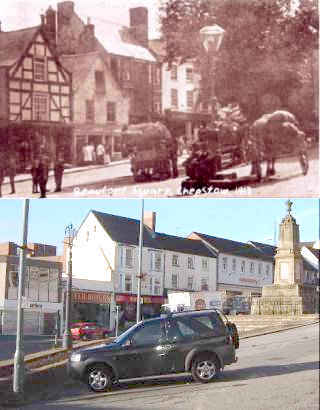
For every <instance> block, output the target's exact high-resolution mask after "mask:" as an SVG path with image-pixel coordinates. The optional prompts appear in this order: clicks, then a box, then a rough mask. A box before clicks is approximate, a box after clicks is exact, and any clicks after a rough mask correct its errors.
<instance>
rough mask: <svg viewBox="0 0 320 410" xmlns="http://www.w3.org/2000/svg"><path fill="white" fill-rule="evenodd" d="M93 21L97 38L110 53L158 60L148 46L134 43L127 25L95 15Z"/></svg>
mask: <svg viewBox="0 0 320 410" xmlns="http://www.w3.org/2000/svg"><path fill="white" fill-rule="evenodd" d="M91 21H92V24H94V26H95V36H96V38H97V39H98V40H99V42H100V44H101V45H102V46H103V47H104V48H105V50H106V51H107V52H108V53H110V54H115V55H119V56H123V57H132V58H135V59H138V60H145V61H149V62H156V59H155V57H154V56H153V55H152V53H151V52H150V51H149V50H148V49H147V48H146V47H142V46H140V45H138V44H134V43H135V41H134V40H133V38H132V36H130V34H129V30H128V28H127V27H125V26H122V25H120V24H117V23H111V22H108V21H104V20H103V21H102V20H100V19H97V18H94V17H93V18H91Z"/></svg>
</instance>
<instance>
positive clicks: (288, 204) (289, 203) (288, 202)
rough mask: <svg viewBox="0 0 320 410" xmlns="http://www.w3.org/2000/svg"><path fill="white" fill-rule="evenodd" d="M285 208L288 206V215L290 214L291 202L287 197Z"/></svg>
mask: <svg viewBox="0 0 320 410" xmlns="http://www.w3.org/2000/svg"><path fill="white" fill-rule="evenodd" d="M286 205H287V208H288V215H291V208H292V205H293V202H292V201H290V199H288V201H287V202H286Z"/></svg>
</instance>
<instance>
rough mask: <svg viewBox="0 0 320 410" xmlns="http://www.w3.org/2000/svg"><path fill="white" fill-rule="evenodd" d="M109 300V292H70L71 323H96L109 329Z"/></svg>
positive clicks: (110, 297)
mask: <svg viewBox="0 0 320 410" xmlns="http://www.w3.org/2000/svg"><path fill="white" fill-rule="evenodd" d="M65 295H66V293H65ZM111 299H112V294H111V293H110V292H94V291H82V290H72V314H71V318H72V322H73V323H75V322H86V321H89V322H98V323H100V324H102V325H104V326H106V327H109V324H110V304H111ZM65 306H66V305H65V303H64V308H65Z"/></svg>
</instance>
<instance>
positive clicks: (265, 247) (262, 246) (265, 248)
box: [248, 241, 277, 257]
mask: <svg viewBox="0 0 320 410" xmlns="http://www.w3.org/2000/svg"><path fill="white" fill-rule="evenodd" d="M248 243H250V244H252V245H253V246H254V247H255V248H257V249H258V250H260V251H261V252H263V253H265V254H266V255H268V256H270V257H273V256H274V255H275V254H276V250H277V247H276V246H273V245H269V244H266V243H261V242H256V241H249V242H248Z"/></svg>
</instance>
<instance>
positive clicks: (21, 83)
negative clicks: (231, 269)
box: [0, 0, 319, 198]
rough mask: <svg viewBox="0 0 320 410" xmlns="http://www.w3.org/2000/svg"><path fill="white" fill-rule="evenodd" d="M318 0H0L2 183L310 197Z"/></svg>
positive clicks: (315, 186)
mask: <svg viewBox="0 0 320 410" xmlns="http://www.w3.org/2000/svg"><path fill="white" fill-rule="evenodd" d="M318 28H319V24H318V4H317V0H259V1H258V0H184V1H183V0H148V1H146V0H126V1H125V0H105V1H102V0H92V1H90V2H89V1H87V0H82V1H81V0H76V1H56V0H41V1H40V0H24V1H21V0H20V1H18V0H2V1H1V24H0V196H2V197H4V198H15V197H30V198H89V197H90V198H91V197H95V198H105V197H121V198H135V197H153V198H158V197H168V198H170V197H194V196H200V197H204V198H207V197H221V196H222V197H288V196H291V195H294V196H297V197H317V196H318V195H319V127H318V122H319V116H318V111H319V107H318V99H319V84H318Z"/></svg>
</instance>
